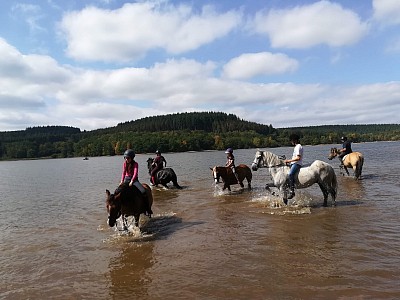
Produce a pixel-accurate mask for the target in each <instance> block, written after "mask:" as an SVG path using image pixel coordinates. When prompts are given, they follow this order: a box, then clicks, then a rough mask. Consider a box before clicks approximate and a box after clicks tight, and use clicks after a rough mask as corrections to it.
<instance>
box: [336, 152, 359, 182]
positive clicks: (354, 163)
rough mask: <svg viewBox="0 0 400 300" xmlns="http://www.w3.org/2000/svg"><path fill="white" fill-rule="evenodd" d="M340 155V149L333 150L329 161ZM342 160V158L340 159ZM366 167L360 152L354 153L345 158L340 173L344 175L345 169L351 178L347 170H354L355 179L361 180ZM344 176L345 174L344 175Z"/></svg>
mask: <svg viewBox="0 0 400 300" xmlns="http://www.w3.org/2000/svg"><path fill="white" fill-rule="evenodd" d="M339 154H340V151H339V149H337V148H331V152H330V153H329V156H328V159H329V160H332V159H334V158H335V157H336V156H338V155H339ZM339 159H340V157H339ZM363 165H364V156H363V155H362V154H361V153H360V152H352V153H349V154H347V155H346V156H344V157H343V165H342V164H340V173H341V174H343V172H342V169H344V170H345V171H346V173H347V175H348V176H350V174H349V171H348V170H347V168H353V171H354V178H355V179H360V178H361V173H362V168H363ZM343 175H344V174H343Z"/></svg>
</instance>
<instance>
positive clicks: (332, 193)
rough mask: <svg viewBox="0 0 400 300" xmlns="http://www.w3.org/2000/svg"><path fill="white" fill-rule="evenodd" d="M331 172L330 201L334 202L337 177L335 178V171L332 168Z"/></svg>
mask: <svg viewBox="0 0 400 300" xmlns="http://www.w3.org/2000/svg"><path fill="white" fill-rule="evenodd" d="M332 171H333V173H332V174H333V175H332V189H331V195H332V199H333V201H334V202H335V201H336V196H337V187H338V183H337V177H336V173H335V170H334V169H333V168H332Z"/></svg>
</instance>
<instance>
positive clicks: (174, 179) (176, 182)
mask: <svg viewBox="0 0 400 300" xmlns="http://www.w3.org/2000/svg"><path fill="white" fill-rule="evenodd" d="M171 173H172V184H173V185H174V187H176V188H177V189H180V190H181V189H182V187H181V186H180V185H179V184H178V176H176V173H175V171H174V170H173V169H171Z"/></svg>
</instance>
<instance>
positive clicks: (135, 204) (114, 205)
mask: <svg viewBox="0 0 400 300" xmlns="http://www.w3.org/2000/svg"><path fill="white" fill-rule="evenodd" d="M142 185H143V187H144V188H145V190H146V196H147V200H148V201H149V206H150V207H151V206H152V204H153V195H152V193H151V189H150V187H149V186H148V185H147V184H145V183H142ZM145 201H146V200H145V199H144V197H143V195H142V193H141V192H140V191H139V190H138V189H137V188H136V187H129V186H122V187H119V188H117V189H116V190H115V192H114V194H111V193H110V191H109V190H106V208H107V212H108V225H109V226H110V227H114V226H115V224H116V221H117V219H118V218H119V217H120V216H122V220H123V225H124V230H127V228H128V226H127V223H126V217H128V216H133V217H134V219H135V226H136V227H139V217H140V214H144V213H146V203H145Z"/></svg>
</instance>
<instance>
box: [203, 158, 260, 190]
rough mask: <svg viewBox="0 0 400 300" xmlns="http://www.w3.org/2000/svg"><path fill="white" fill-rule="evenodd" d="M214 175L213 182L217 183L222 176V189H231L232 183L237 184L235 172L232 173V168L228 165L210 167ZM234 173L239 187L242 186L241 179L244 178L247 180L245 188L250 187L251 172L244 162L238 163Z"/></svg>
mask: <svg viewBox="0 0 400 300" xmlns="http://www.w3.org/2000/svg"><path fill="white" fill-rule="evenodd" d="M210 169H211V171H212V174H213V177H214V181H215V183H219V179H220V178H222V181H223V183H224V187H223V188H222V189H223V190H225V189H228V190H229V191H230V190H231V187H230V186H231V185H232V184H238V182H237V179H236V177H235V174H233V172H232V169H231V168H230V167H217V166H215V167H213V168H210ZM236 174H237V175H238V179H239V184H240V187H242V188H243V187H244V185H243V181H244V179H245V178H246V180H247V188H248V189H249V190H250V189H251V179H252V178H253V174H252V173H251V170H250V168H249V167H248V166H246V165H244V164H240V165H238V166H236Z"/></svg>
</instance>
